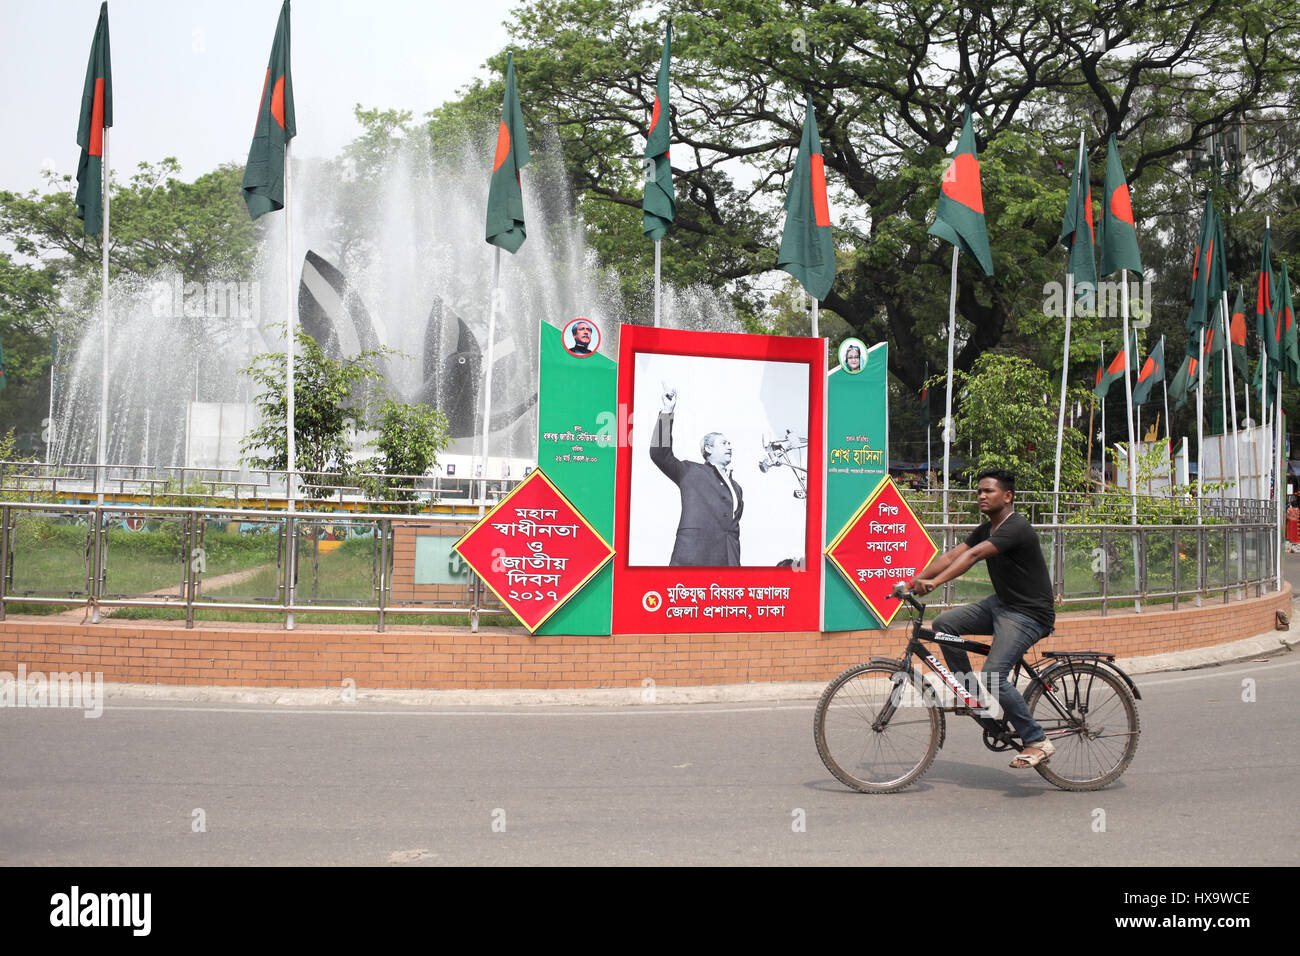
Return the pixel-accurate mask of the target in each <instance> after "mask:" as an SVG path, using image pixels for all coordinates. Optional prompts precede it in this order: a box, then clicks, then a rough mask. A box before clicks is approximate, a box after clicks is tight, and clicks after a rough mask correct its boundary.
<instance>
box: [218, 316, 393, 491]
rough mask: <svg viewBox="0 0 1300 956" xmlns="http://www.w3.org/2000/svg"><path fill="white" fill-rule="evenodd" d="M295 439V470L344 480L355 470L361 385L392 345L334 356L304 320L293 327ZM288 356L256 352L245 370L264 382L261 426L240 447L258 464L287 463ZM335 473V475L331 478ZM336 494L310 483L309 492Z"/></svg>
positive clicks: (316, 480)
mask: <svg viewBox="0 0 1300 956" xmlns="http://www.w3.org/2000/svg"><path fill="white" fill-rule="evenodd" d="M294 333H295V335H294V340H295V342H296V343H297V344H296V346H295V348H294V352H295V354H294V365H293V381H294V444H295V453H296V458H297V461H296V471H297V472H298V473H300V474H301V473H308V481H309V483H310V484H313V485H316V484H330V483H333V484H341V483H342V481H343V479H344V477H345V476H347V475H348V474H350V473H351V471H352V444H351V440H350V431H351V430H353V429H360V428H364V427H365V423H366V418H365V416H366V399H365V396H364V394H363V393H362V388H361V386H362V385H363V384H364V383H366V382H369V381H374V380H377V379H378V378H379V377H380V373H379V371H378V369H376V368H375V364H374V363H375V360H376V359H378V358H380V357H381V356H383V355H385V354H387V352H388V350H386V349H381V350H363V351H361V352H359V353H358V354H356V355H354V356H352V357H351V358H346V359H332V358H329V357H328V356H326V355H325V353H324V351H323V350H322V349H321V347H320V346H319V345H317V344H316V341H315V339H313V338H312V337H311V336H310V335H308V334H307V333H306V332H305V331H304V330H303V328H302V327H301V326H295V328H294ZM286 365H287V358H286V356H285V354H284V353H283V352H268V353H264V354H262V355H258V356H256V357H255V358H254V360H253V364H252V365H251V366H250V367H248V368H246V369H244V374H245V375H247V376H248V377H249V378H251V379H252V380H253V381H254V383H255V384H256V385H257V386H258V387H259V389H260V391H259V392H258V395H257V397H256V398H255V399H254V404H255V405H256V406H257V408H258V410H259V411H260V412H261V421H260V424H259V425H258V427H257V428H255V429H253V430H252V431H251V432H249V434H248V436H247V437H246V438H245V439H244V441H243V443H242V445H241V446H240V450H241V451H242V452H243V461H245V462H246V463H247V464H249V465H250V466H252V467H253V468H264V469H267V470H269V471H284V470H286V469H287V467H288V455H289V452H288V443H287V435H286V429H287V421H288V410H287V395H286V388H285V384H286V381H287V369H286ZM331 479H332V480H331ZM330 494H331V492H330V491H328V490H326V489H322V488H310V487H309V488H308V495H309V497H316V498H324V497H328V496H329V495H330Z"/></svg>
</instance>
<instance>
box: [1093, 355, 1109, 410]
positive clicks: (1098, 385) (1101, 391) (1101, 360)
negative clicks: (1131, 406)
mask: <svg viewBox="0 0 1300 956" xmlns="http://www.w3.org/2000/svg"><path fill="white" fill-rule="evenodd" d="M1105 347H1106V346H1105V345H1104V344H1103V345H1102V349H1103V351H1102V354H1101V355H1100V356H1099V357H1098V359H1097V374H1096V375H1094V376H1093V379H1092V394H1093V395H1095V396H1096V397H1097V398H1105V397H1106V392H1107V391H1109V390H1110V380H1109V379H1108V378H1106V353H1105V351H1104V349H1105ZM1103 381H1104V382H1105V388H1103V387H1102V382H1103Z"/></svg>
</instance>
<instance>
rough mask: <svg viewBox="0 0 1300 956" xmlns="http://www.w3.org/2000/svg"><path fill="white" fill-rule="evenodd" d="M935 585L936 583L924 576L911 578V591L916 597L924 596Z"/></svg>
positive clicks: (936, 585)
mask: <svg viewBox="0 0 1300 956" xmlns="http://www.w3.org/2000/svg"><path fill="white" fill-rule="evenodd" d="M936 587H938V584H936V583H935V582H934V581H931V580H928V579H926V578H913V579H912V593H913V594H915V595H916V596H917V597H925V595H927V594H929V593H930V592H931V591H933V590H934V589H935V588H936Z"/></svg>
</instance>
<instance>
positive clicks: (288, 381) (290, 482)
mask: <svg viewBox="0 0 1300 956" xmlns="http://www.w3.org/2000/svg"><path fill="white" fill-rule="evenodd" d="M291 142H292V141H291V140H285V143H284V296H285V317H286V324H285V328H286V329H288V335H287V336H286V339H287V348H286V349H285V356H286V361H285V414H284V417H285V471H286V474H285V483H286V485H287V486H288V488H287V505H288V513H289V515H290V517H292V516H293V515H294V514H295V512H296V511H297V507H298V505H297V500H296V499H297V491H296V488H295V485H296V484H297V482H296V480H295V477H296V475H295V473H296V472H297V470H298V443H297V438H296V435H295V432H296V430H297V425H296V419H295V414H294V393H295V384H296V383H295V382H294V374H293V339H294V324H295V323H294V318H295V317H294V314H293V313H294V308H293V306H294V298H295V296H294V294H293V217H292V214H291V210H292V209H293V202H292V197H293V189H292V184H291V181H290V175H291V170H290V162H289V147H290V143H291ZM196 397H197V396H196ZM287 545H288V547H287V551H286V554H287V562H286V565H285V566H286V569H287V570H286V575H285V577H286V585H285V586H286V587H287V589H288V594H289V607H290V608H291V609H292V608H293V605H294V602H295V601H296V600H297V594H296V592H297V588H298V529H297V527H296V526H295V527H294V531H293V534H291V535H289V540H288V543H287ZM284 628H285V630H286V631H292V630H293V628H294V619H293V611H292V610H290V611H289V613H288V614H287V615H286V617H285V620H284Z"/></svg>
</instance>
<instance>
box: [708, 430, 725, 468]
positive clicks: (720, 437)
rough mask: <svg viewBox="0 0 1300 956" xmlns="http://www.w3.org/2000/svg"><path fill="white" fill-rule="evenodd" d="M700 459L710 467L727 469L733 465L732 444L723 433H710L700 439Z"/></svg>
mask: <svg viewBox="0 0 1300 956" xmlns="http://www.w3.org/2000/svg"><path fill="white" fill-rule="evenodd" d="M700 457H701V458H703V459H704V460H705V461H707V462H708V463H709V464H710V465H717V466H718V467H719V468H725V467H726V466H727V465H730V464H731V442H729V441H728V440H727V436H726V435H724V434H722V432H709V433H708V434H707V435H705V436H704V437H703V438H701V439H700Z"/></svg>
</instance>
